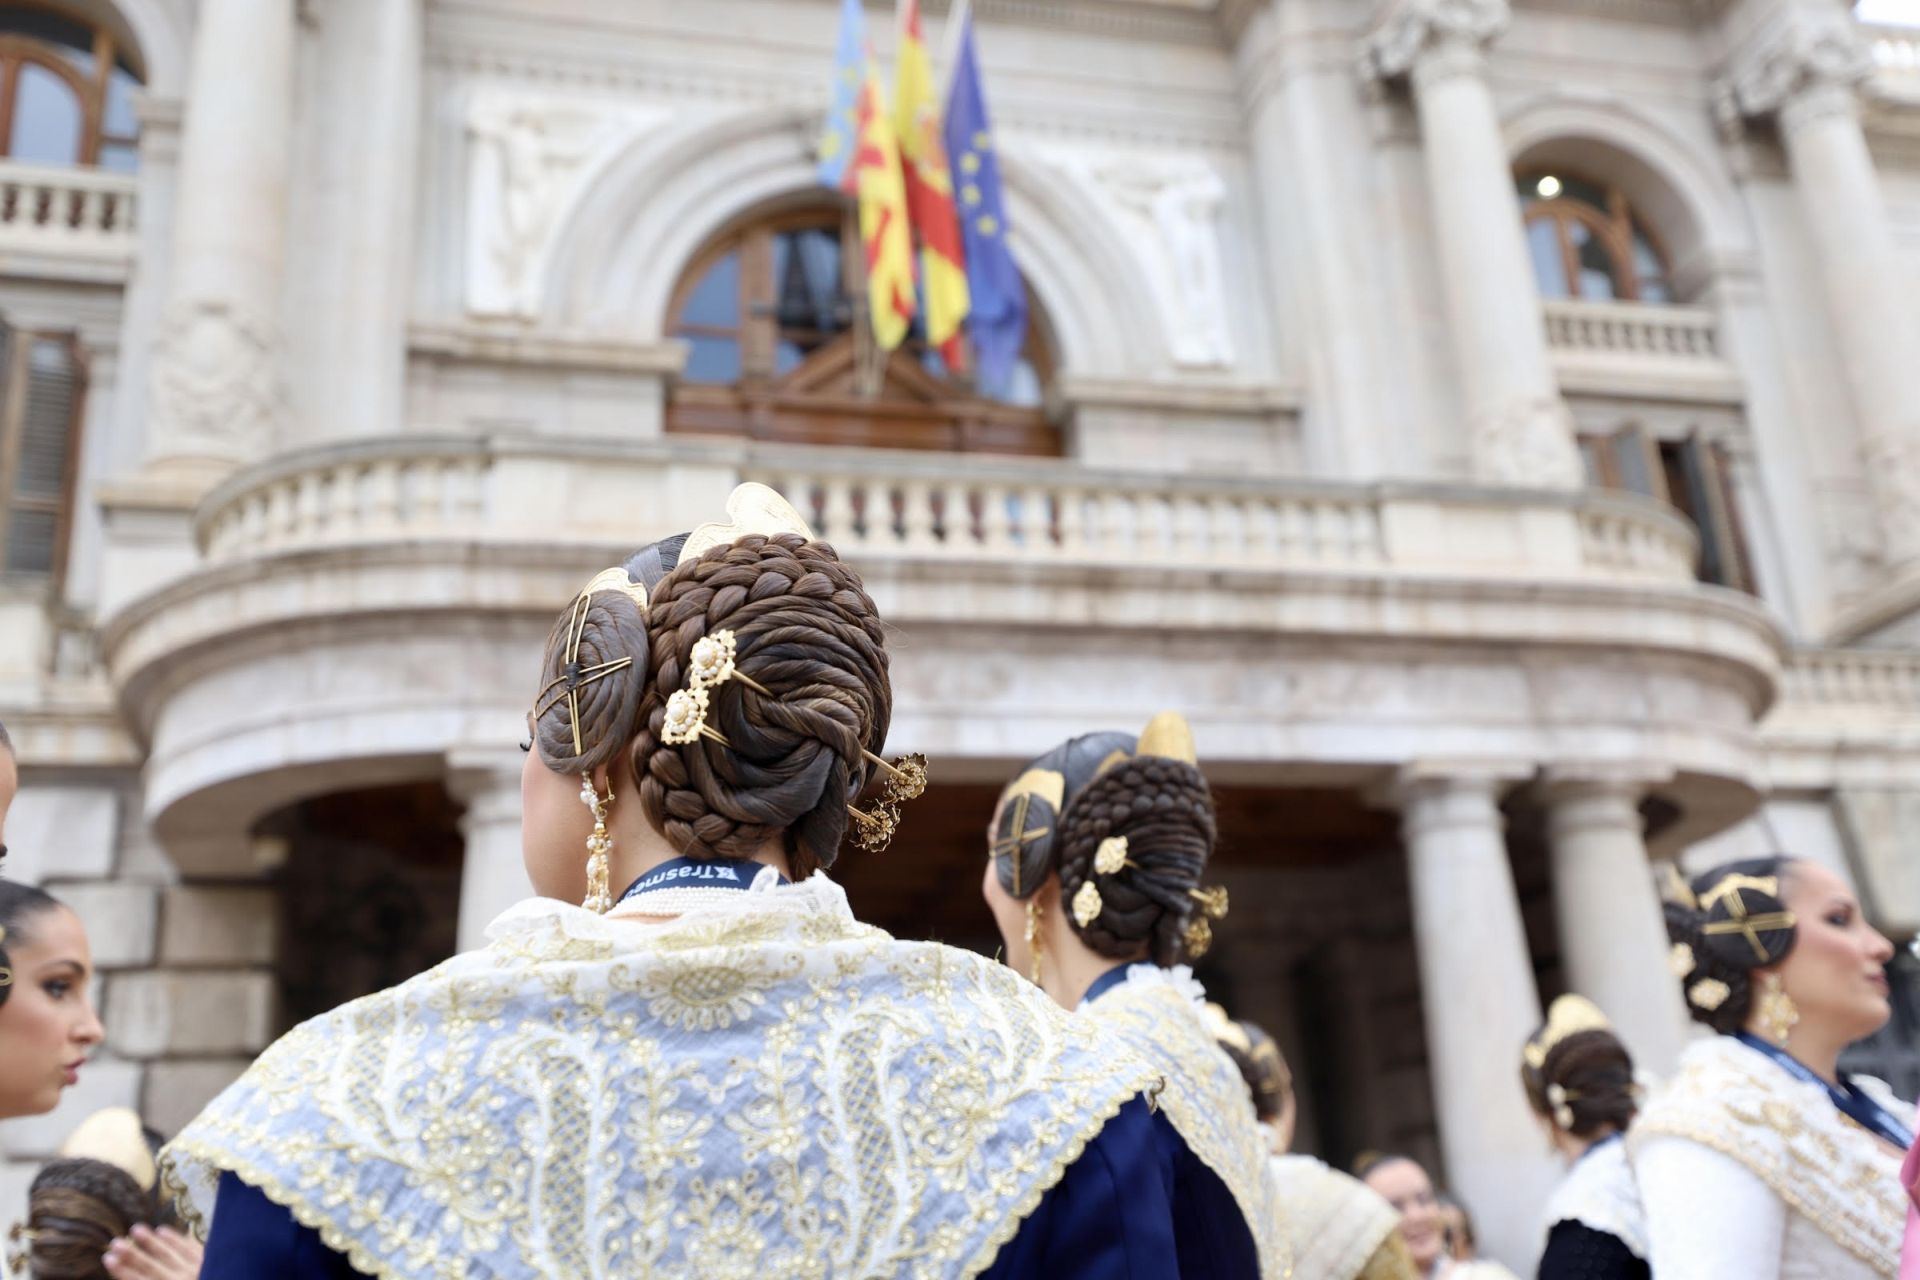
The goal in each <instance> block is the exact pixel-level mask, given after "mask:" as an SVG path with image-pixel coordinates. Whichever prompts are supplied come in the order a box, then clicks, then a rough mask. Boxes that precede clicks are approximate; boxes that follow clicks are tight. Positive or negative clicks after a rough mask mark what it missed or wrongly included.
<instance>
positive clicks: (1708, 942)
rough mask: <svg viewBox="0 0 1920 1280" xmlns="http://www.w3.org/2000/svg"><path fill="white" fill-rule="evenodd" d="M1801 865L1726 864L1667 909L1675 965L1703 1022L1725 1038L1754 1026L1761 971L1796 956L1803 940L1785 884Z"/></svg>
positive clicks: (1777, 859)
mask: <svg viewBox="0 0 1920 1280" xmlns="http://www.w3.org/2000/svg"><path fill="white" fill-rule="evenodd" d="M1799 862H1800V859H1798V858H1793V857H1788V856H1784V855H1780V856H1774V857H1768V858H1748V859H1744V860H1742V861H1739V862H1728V863H1723V864H1722V865H1720V866H1717V867H1715V868H1713V869H1712V870H1711V871H1708V872H1706V873H1705V874H1704V875H1699V876H1695V877H1694V878H1693V880H1692V881H1691V882H1690V883H1688V884H1686V885H1685V886H1684V889H1683V891H1682V892H1681V893H1680V894H1679V895H1678V896H1679V898H1680V900H1679V901H1669V902H1668V903H1667V904H1666V918H1667V937H1668V939H1669V941H1670V942H1671V943H1672V946H1671V948H1670V954H1669V959H1670V961H1671V965H1672V969H1673V973H1674V976H1675V977H1677V978H1678V979H1679V980H1680V990H1681V993H1682V994H1683V995H1684V996H1685V998H1686V1001H1687V1012H1688V1013H1690V1014H1691V1015H1693V1020H1694V1021H1695V1022H1700V1023H1704V1024H1706V1025H1707V1026H1709V1027H1712V1028H1713V1029H1714V1030H1715V1031H1717V1032H1719V1033H1720V1034H1721V1035H1733V1034H1735V1033H1736V1032H1738V1031H1739V1030H1740V1029H1741V1028H1742V1027H1744V1026H1745V1025H1746V1024H1747V1014H1748V1012H1749V1011H1750V1010H1751V1009H1752V1007H1753V986H1754V983H1753V971H1754V970H1755V969H1759V968H1764V967H1766V966H1768V965H1774V964H1778V963H1779V962H1780V961H1782V960H1784V959H1786V958H1787V955H1788V953H1789V952H1791V951H1792V950H1793V944H1794V941H1795V938H1796V936H1797V935H1796V931H1795V927H1794V922H1793V913H1792V912H1790V911H1788V910H1787V907H1786V903H1785V902H1783V901H1782V900H1781V890H1782V885H1781V882H1782V881H1783V880H1784V879H1786V878H1789V877H1791V876H1792V875H1793V872H1794V868H1795V867H1796V866H1797V865H1798V864H1799Z"/></svg>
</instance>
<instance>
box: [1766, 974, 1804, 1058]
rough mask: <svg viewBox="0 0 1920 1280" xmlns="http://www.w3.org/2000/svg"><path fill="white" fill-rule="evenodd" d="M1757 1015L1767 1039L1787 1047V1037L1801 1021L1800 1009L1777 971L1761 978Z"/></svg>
mask: <svg viewBox="0 0 1920 1280" xmlns="http://www.w3.org/2000/svg"><path fill="white" fill-rule="evenodd" d="M1755 1014H1756V1016H1757V1017H1758V1018H1759V1019H1760V1029H1761V1030H1762V1031H1763V1032H1765V1033H1766V1037H1767V1039H1769V1040H1771V1041H1773V1042H1774V1043H1775V1044H1777V1045H1779V1046H1780V1047H1781V1048H1782V1049H1784V1048H1786V1047H1787V1037H1789V1036H1791V1035H1792V1034H1793V1028H1794V1026H1795V1025H1796V1024H1798V1023H1799V1021H1800V1009H1799V1007H1798V1006H1797V1005H1795V1004H1794V1003H1793V997H1792V996H1790V995H1788V994H1787V984H1786V983H1785V982H1783V981H1781V979H1780V975H1779V974H1777V973H1770V974H1768V975H1767V976H1766V977H1764V978H1762V979H1761V980H1760V999H1759V1001H1758V1008H1757V1009H1756V1010H1755Z"/></svg>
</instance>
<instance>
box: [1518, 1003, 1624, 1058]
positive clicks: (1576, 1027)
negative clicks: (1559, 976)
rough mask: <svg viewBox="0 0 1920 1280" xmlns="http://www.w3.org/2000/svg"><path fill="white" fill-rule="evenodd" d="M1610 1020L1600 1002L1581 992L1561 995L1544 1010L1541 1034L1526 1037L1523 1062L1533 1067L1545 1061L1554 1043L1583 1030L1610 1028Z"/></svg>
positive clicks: (1611, 1025) (1522, 1054)
mask: <svg viewBox="0 0 1920 1280" xmlns="http://www.w3.org/2000/svg"><path fill="white" fill-rule="evenodd" d="M1611 1030H1613V1024H1612V1023H1611V1022H1608V1021H1607V1015H1606V1014H1604V1013H1602V1012H1600V1006H1599V1005H1597V1004H1595V1003H1594V1002H1593V1001H1591V1000H1589V999H1587V998H1586V997H1585V996H1580V995H1564V996H1561V997H1560V998H1559V999H1557V1000H1555V1001H1554V1002H1553V1004H1552V1006H1551V1007H1550V1008H1549V1009H1548V1010H1547V1025H1546V1026H1544V1027H1542V1028H1541V1029H1540V1034H1539V1035H1537V1036H1536V1037H1534V1038H1533V1039H1532V1040H1529V1041H1527V1046H1526V1048H1524V1049H1522V1050H1521V1056H1522V1057H1523V1058H1524V1059H1525V1060H1526V1064H1527V1065H1528V1066H1529V1067H1532V1068H1533V1069H1534V1070H1535V1071H1539V1070H1542V1069H1543V1068H1545V1066H1546V1065H1547V1055H1548V1054H1550V1053H1552V1052H1553V1050H1554V1046H1556V1045H1558V1044H1559V1043H1560V1042H1561V1041H1562V1040H1565V1039H1567V1038H1568V1037H1570V1036H1576V1035H1579V1034H1580V1033H1581V1032H1583V1031H1611Z"/></svg>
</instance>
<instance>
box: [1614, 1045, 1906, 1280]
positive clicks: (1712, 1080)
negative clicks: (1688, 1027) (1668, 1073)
mask: <svg viewBox="0 0 1920 1280" xmlns="http://www.w3.org/2000/svg"><path fill="white" fill-rule="evenodd" d="M1856 1079H1858V1077H1856ZM1860 1084H1861V1086H1862V1087H1863V1088H1865V1089H1867V1090H1868V1091H1870V1092H1873V1093H1875V1094H1876V1095H1877V1096H1879V1097H1880V1098H1881V1099H1882V1100H1883V1101H1886V1100H1887V1099H1888V1097H1889V1095H1888V1093H1887V1089H1886V1086H1885V1085H1884V1084H1881V1082H1879V1081H1878V1080H1860ZM1658 1136H1667V1137H1675V1138H1683V1139H1686V1140H1688V1141H1690V1142H1697V1143H1699V1144H1700V1145H1702V1146H1705V1147H1707V1148H1709V1149H1711V1150H1714V1151H1717V1152H1719V1153H1720V1154H1721V1155H1723V1156H1726V1157H1728V1158H1729V1159H1732V1160H1734V1161H1736V1162H1738V1163H1739V1164H1740V1165H1741V1166H1743V1167H1744V1168H1746V1169H1748V1170H1749V1171H1751V1172H1752V1173H1753V1174H1754V1176H1756V1177H1757V1178H1759V1179H1760V1180H1761V1181H1762V1182H1764V1183H1765V1184H1766V1185H1767V1187H1768V1188H1769V1189H1770V1190H1771V1191H1772V1192H1773V1193H1774V1194H1775V1195H1777V1196H1779V1197H1780V1199H1781V1200H1782V1201H1784V1202H1785V1203H1786V1205H1787V1207H1788V1208H1790V1209H1792V1210H1793V1211H1794V1212H1795V1213H1796V1214H1799V1215H1800V1216H1801V1217H1804V1218H1806V1219H1807V1220H1808V1221H1810V1222H1811V1223H1812V1224H1813V1225H1814V1226H1816V1227H1818V1228H1819V1230H1820V1231H1821V1232H1822V1233H1823V1234H1824V1235H1826V1236H1827V1237H1829V1238H1830V1239H1832V1240H1833V1241H1834V1242H1835V1243H1836V1244H1839V1245H1840V1246H1841V1247H1843V1248H1844V1249H1845V1250H1846V1251H1847V1252H1848V1253H1850V1254H1852V1255H1853V1256H1854V1257H1856V1258H1858V1259H1859V1260H1861V1261H1862V1262H1864V1263H1866V1264H1868V1265H1869V1266H1870V1267H1872V1268H1874V1269H1875V1270H1876V1271H1878V1272H1879V1273H1881V1274H1883V1275H1886V1276H1892V1275H1893V1274H1894V1268H1895V1267H1896V1266H1897V1265H1898V1262H1899V1257H1900V1239H1901V1234H1902V1232H1903V1231H1904V1230H1905V1227H1906V1213H1907V1210H1906V1198H1905V1196H1904V1195H1903V1194H1902V1192H1901V1189H1900V1157H1899V1156H1897V1155H1895V1154H1893V1153H1892V1152H1891V1151H1889V1150H1888V1149H1887V1148H1885V1147H1884V1146H1882V1145H1881V1144H1880V1143H1879V1142H1877V1141H1875V1140H1874V1138H1873V1137H1872V1136H1871V1135H1870V1134H1868V1133H1867V1131H1866V1130H1864V1129H1862V1128H1861V1127H1860V1126H1859V1125H1857V1124H1855V1123H1853V1122H1852V1121H1851V1120H1848V1119H1847V1118H1845V1117H1844V1116H1842V1115H1841V1114H1840V1111H1839V1109H1838V1108H1836V1107H1835V1106H1834V1105H1833V1102H1832V1100H1831V1099H1830V1098H1829V1097H1828V1096H1827V1091H1826V1090H1825V1089H1824V1088H1822V1087H1821V1086H1820V1085H1817V1084H1810V1083H1808V1082H1806V1081H1804V1080H1796V1079H1794V1078H1793V1077H1792V1076H1790V1075H1788V1074H1787V1073H1786V1072H1785V1071H1783V1070H1781V1068H1780V1066H1779V1064H1778V1063H1776V1062H1774V1061H1772V1060H1771V1059H1769V1058H1768V1057H1767V1056H1766V1055H1765V1054H1762V1053H1759V1052H1756V1051H1755V1050H1753V1049H1751V1048H1749V1047H1747V1046H1746V1045H1744V1044H1741V1043H1740V1042H1739V1041H1738V1040H1736V1039H1734V1038H1733V1037H1732V1036H1713V1037H1711V1038H1709V1039H1705V1040H1696V1041H1694V1042H1693V1043H1692V1044H1690V1045H1688V1046H1687V1048H1686V1051H1685V1052H1684V1053H1683V1054H1682V1055H1681V1057H1680V1069H1679V1071H1678V1072H1676V1073H1675V1075H1674V1078H1673V1080H1672V1081H1671V1082H1670V1083H1669V1084H1668V1085H1667V1086H1666V1087H1665V1088H1664V1089H1661V1090H1660V1091H1658V1092H1657V1093H1655V1094H1654V1096H1653V1097H1652V1099H1651V1100H1650V1101H1649V1102H1648V1104H1647V1106H1646V1108H1645V1110H1643V1111H1642V1112H1641V1113H1640V1116H1639V1118H1638V1119H1636V1120H1635V1121H1634V1122H1633V1127H1632V1129H1630V1130H1629V1131H1628V1138H1627V1149H1628V1156H1629V1158H1632V1157H1633V1156H1634V1155H1635V1153H1637V1152H1638V1151H1639V1150H1640V1149H1641V1147H1642V1146H1643V1145H1644V1144H1645V1143H1647V1142H1648V1141H1650V1140H1651V1139H1653V1138H1655V1137H1658ZM1703 1229H1704V1228H1703Z"/></svg>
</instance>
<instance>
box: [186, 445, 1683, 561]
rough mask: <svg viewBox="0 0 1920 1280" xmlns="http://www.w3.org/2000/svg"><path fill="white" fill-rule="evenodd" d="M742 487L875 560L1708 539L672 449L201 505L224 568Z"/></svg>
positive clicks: (461, 449)
mask: <svg viewBox="0 0 1920 1280" xmlns="http://www.w3.org/2000/svg"><path fill="white" fill-rule="evenodd" d="M741 479H754V480H760V481H762V482H765V483H767V484H770V485H772V486H773V487H775V488H777V489H779V490H781V491H782V492H784V493H785V494H787V495H788V496H789V498H790V499H791V500H792V501H793V502H794V503H795V505H797V506H798V507H800V509H801V510H802V511H803V512H804V513H805V514H806V515H807V517H808V518H809V520H810V521H812V523H813V524H814V526H815V527H816V528H817V529H818V531H819V532H820V533H821V535H822V536H823V537H826V538H828V539H831V540H832V541H833V542H834V543H835V544H836V545H837V546H838V547H840V548H841V550H842V551H844V552H846V553H847V554H848V555H849V556H850V557H852V558H855V559H859V560H865V561H874V560H895V559H898V560H916V559H917V560H940V559H952V560H965V561H973V562H981V561H985V562H1007V563H1014V564H1034V565H1043V564H1049V563H1054V564H1081V565H1108V566H1115V567H1130V566H1175V567H1183V568H1192V569H1200V570H1221V571H1234V570H1243V569H1265V570H1284V571H1292V570H1300V571H1313V572H1334V573H1342V574H1428V575H1446V576H1454V577H1459V576H1479V577H1502V578H1514V579H1524V578H1560V579H1566V578H1600V579H1626V580H1634V581H1642V582H1666V583H1672V584H1685V583H1690V582H1691V581H1692V570H1693V562H1694V557H1695V554H1696V542H1695V538H1694V534H1693V531H1692V529H1691V528H1690V527H1689V526H1688V525H1687V524H1686V522H1685V521H1684V520H1682V519H1680V518H1679V517H1678V516H1677V515H1675V514H1674V513H1672V512H1670V511H1668V510H1666V509H1664V508H1662V507H1659V506H1656V505H1654V504H1652V503H1648V502H1644V501H1642V500H1640V499H1637V498H1630V497H1622V496H1619V495H1611V494H1599V493H1582V494H1553V493H1535V492H1530V491H1521V490H1499V489H1484V488H1467V487H1462V486H1449V485H1387V486H1380V485H1357V484H1356V485H1340V484H1328V483H1318V482H1312V481H1301V480H1281V479H1272V480H1264V479H1245V478H1236V477H1201V476H1180V477H1172V478H1167V477H1156V476H1153V475H1150V474H1145V473H1140V472H1127V471H1115V470H1100V469H1093V468H1087V467H1082V466H1078V465H1076V464H1074V463H1071V462H1066V461H1057V460H1037V459H1036V460H1026V459H1020V460H1015V459H1006V458H1000V459H988V458H980V457H973V456H956V455H946V454H914V453H899V452H890V451H867V450H841V449H764V448H731V447H726V446H714V445H711V444H704V443H693V442H678V441H670V440H669V441H648V442H604V441H552V442H543V441H538V440H515V441H504V440H502V441H484V440H461V439H447V438H416V439H394V440H383V441H369V442H362V443H357V444H351V445H336V446H329V447H324V448H319V449H313V450H308V451H304V452H302V453H297V454H288V455H283V456H281V457H279V458H276V459H273V460H271V461H269V462H267V463H264V464H261V465H259V466H256V467H254V468H251V469H249V470H248V471H245V472H242V473H240V474H238V475H236V476H234V477H233V478H232V479H230V480H229V481H228V482H227V483H226V484H224V485H222V486H221V487H220V488H219V489H217V490H215V491H214V492H213V493H212V494H211V495H209V497H208V499H207V501H206V502H205V504H204V505H203V506H202V508H201V512H200V515H199V536H200V543H201V547H202V549H203V552H204V554H205V555H206V557H207V559H208V560H209V561H211V562H214V563H221V562H226V561H234V560H240V559H246V558H250V557H254V556H259V555H268V554H273V553H276V552H291V551H302V552H307V551H313V550H319V549H325V548H328V547H331V546H343V545H351V544H368V543H375V542H395V541H420V540H461V541H477V542H489V541H492V542H516V543H521V544H526V543H529V542H532V543H552V544H562V545H565V544H575V545H578V544H583V543H584V544H593V545H595V546H600V547H607V548H616V547H619V546H622V545H625V544H626V543H628V542H630V541H631V540H632V539H633V538H634V537H635V536H636V534H637V533H640V532H643V531H645V530H646V529H647V528H648V527H649V526H657V531H659V532H665V531H667V530H669V529H672V528H685V527H690V525H691V524H692V523H695V522H697V521H699V520H703V519H709V518H712V513H713V512H715V511H717V510H719V508H720V505H721V503H722V502H723V501H724V500H725V495H726V494H727V493H728V492H729V491H730V490H731V488H732V486H733V485H734V484H735V483H737V482H738V481H739V480H741Z"/></svg>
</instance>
